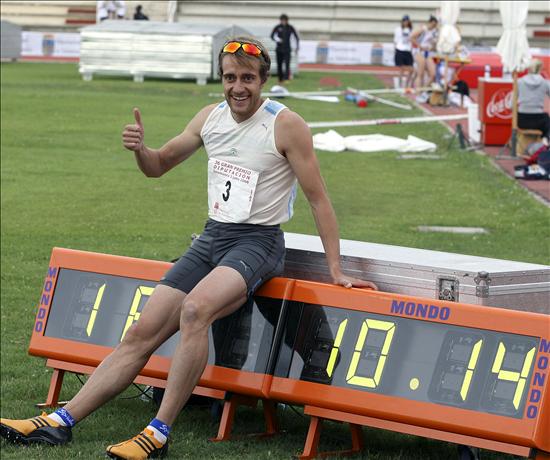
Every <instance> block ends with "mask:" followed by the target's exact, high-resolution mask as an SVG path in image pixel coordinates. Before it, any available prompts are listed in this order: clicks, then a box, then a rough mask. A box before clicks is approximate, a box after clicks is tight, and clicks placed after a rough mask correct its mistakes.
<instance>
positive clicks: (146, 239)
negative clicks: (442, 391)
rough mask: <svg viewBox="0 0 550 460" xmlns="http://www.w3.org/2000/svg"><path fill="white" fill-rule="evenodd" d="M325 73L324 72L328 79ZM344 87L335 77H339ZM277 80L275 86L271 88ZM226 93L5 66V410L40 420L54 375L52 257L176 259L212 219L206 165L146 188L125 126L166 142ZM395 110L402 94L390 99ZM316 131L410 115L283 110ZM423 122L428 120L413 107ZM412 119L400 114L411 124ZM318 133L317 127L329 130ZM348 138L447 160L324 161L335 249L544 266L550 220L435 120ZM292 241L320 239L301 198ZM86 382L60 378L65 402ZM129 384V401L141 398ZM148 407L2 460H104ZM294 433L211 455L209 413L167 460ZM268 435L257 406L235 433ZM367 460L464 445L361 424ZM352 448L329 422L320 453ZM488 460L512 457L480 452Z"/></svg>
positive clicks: (309, 106)
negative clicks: (48, 317) (372, 247)
mask: <svg viewBox="0 0 550 460" xmlns="http://www.w3.org/2000/svg"><path fill="white" fill-rule="evenodd" d="M327 75H329V74H327ZM322 76H324V75H323V74H320V73H305V72H302V73H301V74H300V75H299V77H298V78H296V79H295V80H294V81H292V82H291V84H290V85H289V88H290V89H292V90H312V89H316V88H317V87H318V85H319V79H320V78H321V77H322ZM333 76H335V75H333ZM337 77H338V78H340V80H341V81H342V83H343V84H344V85H349V86H353V87H359V88H366V87H381V86H382V85H381V84H380V83H379V82H378V81H376V80H375V79H374V78H373V77H370V76H365V75H359V74H342V75H337ZM272 84H275V83H274V82H268V84H267V86H266V89H267V88H269V87H270V86H271V85H272ZM213 91H220V85H219V83H211V84H208V85H206V86H197V85H195V84H194V82H181V81H159V80H156V81H154V80H151V81H145V82H144V83H143V84H138V83H133V82H132V81H131V80H130V79H126V78H106V77H96V78H95V79H94V80H93V81H92V82H83V81H82V80H81V79H80V76H79V74H78V70H77V66H76V65H74V64H31V63H16V64H12V63H10V64H2V66H1V116H2V121H1V122H2V136H1V160H2V167H1V192H2V196H1V200H2V201H1V203H2V204H1V211H2V216H1V217H2V222H1V255H2V258H1V280H2V284H1V413H2V416H3V417H14V416H16V417H19V418H23V417H30V416H34V415H36V414H37V409H36V408H35V407H34V404H35V403H39V402H42V401H43V400H44V399H45V397H46V394H47V390H48V385H49V379H50V375H51V370H50V369H47V368H45V366H44V361H43V360H42V359H37V358H34V357H29V356H28V355H27V346H28V343H29V338H30V335H31V330H32V326H33V324H34V317H35V313H36V304H37V302H38V300H39V295H40V292H41V289H42V283H43V280H44V276H45V273H46V268H47V266H48V261H49V257H50V253H51V249H52V247H54V246H59V247H66V248H74V249H82V250H87V251H97V252H104V253H110V254H119V255H126V256H133V257H142V258H148V259H158V260H170V259H173V258H175V257H177V256H178V255H179V254H181V253H182V252H183V251H184V250H185V249H186V247H187V246H188V244H189V241H190V235H191V234H192V233H193V232H200V231H201V229H202V226H203V223H204V220H205V218H206V216H207V214H206V211H207V201H206V159H205V155H204V151H202V150H201V151H199V152H197V154H195V155H194V156H192V157H191V158H190V159H189V160H188V161H187V162H186V163H184V164H183V165H180V166H179V167H178V168H176V169H175V170H173V171H171V172H170V173H168V174H167V175H166V176H165V177H163V178H160V179H147V178H145V177H144V176H143V175H142V174H141V172H140V171H139V170H138V169H137V167H136V164H135V161H134V159H133V155H132V154H131V153H130V152H127V151H125V150H124V149H123V147H122V145H121V140H120V134H121V131H122V127H123V126H124V125H125V124H126V123H130V122H132V121H133V117H132V107H134V106H137V107H139V108H140V109H141V113H142V118H143V122H144V126H145V133H146V142H147V144H148V145H151V146H155V147H156V146H160V145H161V144H162V143H163V142H164V141H165V140H167V139H168V138H170V137H172V136H174V135H176V134H177V133H179V132H180V131H181V130H182V129H183V128H184V126H185V125H186V123H187V122H188V121H189V120H190V118H191V117H192V116H193V115H194V113H195V112H196V111H198V110H199V109H200V108H201V107H202V106H204V105H205V104H207V103H209V102H212V101H214V100H215V99H212V98H209V97H208V96H207V94H208V93H209V92H213ZM396 100H398V99H397V97H396ZM285 103H286V104H287V105H288V106H290V107H291V108H292V109H294V110H296V111H297V112H298V113H300V114H301V115H302V116H303V117H304V118H305V119H306V120H307V121H323V120H335V119H336V120H345V119H355V118H380V117H395V116H403V115H402V112H399V111H396V109H392V108H391V107H387V106H380V105H376V104H371V105H370V106H369V107H368V108H367V109H360V108H358V107H355V106H354V105H353V104H350V103H340V104H338V105H336V104H324V103H321V102H312V101H303V100H288V101H285ZM416 113H418V114H420V113H421V112H420V111H419V110H418V111H417V112H416ZM409 115H410V112H409V113H407V116H409ZM323 131H324V130H323ZM338 131H339V132H340V133H341V134H342V135H350V134H365V133H376V132H378V133H383V134H390V135H397V136H400V137H406V135H407V134H409V133H413V134H414V135H416V136H418V137H421V138H423V139H427V140H430V141H433V142H436V143H437V144H438V146H439V150H438V153H439V154H440V155H442V159H441V160H437V161H427V160H406V161H405V160H399V159H398V158H397V157H398V154H397V153H395V152H383V153H375V154H361V153H350V152H346V153H340V154H334V153H328V152H321V151H320V152H318V158H319V161H320V163H321V168H322V172H323V176H324V178H325V181H326V183H327V186H328V189H329V193H330V195H331V198H332V200H333V203H334V207H335V209H336V213H337V215H338V218H339V223H340V231H341V236H342V238H347V239H356V240H362V241H369V242H376V243H385V244H392V245H400V246H410V247H418V248H426V249H434V250H442V251H449V252H457V253H463V254H473V255H479V256H487V257H496V258H503V259H512V260H518V261H526V262H534V263H544V264H549V263H550V248H549V246H548V225H549V223H550V210H549V209H548V208H547V207H545V206H544V205H542V204H541V203H539V202H538V201H536V200H535V199H534V198H532V197H531V196H530V195H529V194H528V193H527V192H526V191H525V190H523V189H522V188H521V187H519V186H518V185H517V184H516V183H515V182H514V181H513V180H511V179H509V178H507V177H505V176H504V175H503V174H502V173H501V172H500V171H498V170H497V169H496V168H495V167H494V166H493V165H492V164H491V162H490V161H489V160H488V159H487V158H486V157H484V156H481V155H478V154H476V153H466V152H463V151H461V150H459V149H458V147H457V144H458V142H457V141H456V140H455V142H454V143H453V144H452V146H451V147H450V148H448V146H449V143H450V142H449V141H450V139H449V138H448V134H449V133H448V131H447V130H446V129H445V128H444V127H443V126H441V125H439V124H437V123H424V124H417V125H394V126H380V127H367V128H365V127H364V128H342V129H339V130H338ZM295 211H296V212H295V217H294V218H293V220H292V221H291V222H289V223H288V224H286V225H284V229H285V230H286V231H291V232H298V233H307V234H315V233H316V232H315V226H314V223H313V219H312V217H311V213H310V211H309V209H308V205H307V203H306V201H305V199H304V197H303V195H302V196H299V198H298V200H297V203H296V208H295ZM418 225H456V226H476V227H485V228H487V229H488V230H489V234H487V235H475V236H468V235H457V234H436V233H420V232H418V231H416V227H417V226H418ZM79 386H80V383H79V381H78V380H77V379H76V377H75V376H73V375H68V376H67V377H66V383H65V384H64V387H63V391H62V394H61V399H69V398H70V397H71V396H72V395H73V394H74V393H75V392H76V391H77V389H78V388H79ZM137 392H138V391H137V389H135V388H130V389H129V390H128V391H127V392H126V393H125V394H124V395H122V397H132V396H134V395H136V394H137ZM154 413H155V407H154V405H153V404H152V403H150V402H146V401H143V400H141V399H139V398H133V399H122V398H118V399H116V400H114V401H113V402H112V403H110V404H108V405H106V406H105V407H103V408H101V409H99V410H98V411H97V412H95V413H94V414H92V415H91V416H90V417H89V418H88V419H87V420H85V421H84V422H82V423H81V424H79V425H78V426H77V427H76V428H75V429H74V438H75V440H74V442H73V443H71V445H69V446H66V447H62V448H56V449H43V448H34V447H33V448H24V449H20V448H14V447H12V446H10V445H7V444H5V443H4V442H3V441H2V444H1V449H2V452H1V453H2V458H4V459H8V458H9V459H12V458H17V459H29V458H55V459H73V458H97V457H100V456H102V455H103V449H104V447H105V446H106V445H107V444H110V443H113V442H118V441H121V440H123V439H126V438H127V437H130V436H133V435H134V434H136V433H137V432H138V431H139V430H140V429H141V428H142V427H143V426H144V424H146V423H147V422H148V421H149V420H150V419H151V418H152V416H153V415H154ZM279 415H280V424H281V427H282V429H283V430H285V431H286V433H285V434H283V435H281V436H278V437H275V438H272V439H269V440H263V441H257V440H252V439H249V438H245V439H242V440H238V441H234V442H229V443H210V442H208V438H209V437H211V436H214V435H215V434H216V432H217V426H216V424H215V423H214V422H213V421H212V420H211V417H210V413H209V411H208V410H205V409H197V408H193V409H185V410H184V411H183V412H182V414H181V415H180V417H179V418H178V420H177V422H176V424H175V426H174V431H173V433H174V436H173V444H172V446H171V448H170V458H182V459H184V458H185V459H197V458H200V459H221V458H223V459H239V460H242V459H250V460H256V459H286V458H289V456H290V455H291V454H296V453H298V452H300V451H301V449H302V447H303V442H304V440H305V434H306V432H307V426H308V421H307V419H306V418H304V417H303V416H301V415H300V410H299V408H298V413H296V412H294V411H292V410H291V409H290V408H289V407H287V408H286V409H284V410H283V409H282V408H281V409H280V411H279ZM261 426H262V413H261V411H260V410H253V409H242V410H240V411H239V412H238V414H237V427H236V430H237V432H239V433H246V432H253V431H254V430H258V429H260V427H261ZM364 431H365V434H366V435H365V439H366V445H367V448H366V450H365V452H364V454H363V456H362V457H360V458H364V459H367V458H368V459H394V460H397V459H414V460H421V459H446V458H453V456H454V455H455V446H454V445H452V444H447V443H443V442H437V441H433V440H428V439H423V438H417V437H412V436H404V435H399V434H394V433H389V432H384V431H381V430H374V429H367V428H365V430H364ZM347 443H348V434H347V431H346V429H345V426H343V425H339V424H331V423H330V424H327V425H326V427H325V430H324V435H323V447H324V448H327V449H336V448H338V447H341V446H342V447H343V446H345V445H347ZM483 458H484V459H497V458H511V457H509V456H504V455H500V454H496V453H489V452H487V453H484V456H483Z"/></svg>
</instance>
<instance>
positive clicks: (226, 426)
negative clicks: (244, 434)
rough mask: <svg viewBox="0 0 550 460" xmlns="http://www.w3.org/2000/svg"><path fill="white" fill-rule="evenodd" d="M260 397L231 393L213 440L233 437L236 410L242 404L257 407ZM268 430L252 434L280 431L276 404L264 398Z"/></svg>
mask: <svg viewBox="0 0 550 460" xmlns="http://www.w3.org/2000/svg"><path fill="white" fill-rule="evenodd" d="M257 404H258V398H254V397H250V396H242V395H235V394H233V395H231V396H230V397H229V399H227V400H226V401H225V403H224V405H223V411H222V417H221V420H220V426H219V428H218V435H217V436H216V437H215V438H211V439H210V441H212V442H220V441H228V440H229V439H231V431H232V430H233V422H234V420H235V411H236V410H237V407H238V406H240V405H246V406H250V407H256V406H257ZM262 404H263V409H264V418H265V425H266V430H265V432H263V433H257V434H256V433H255V434H251V435H250V436H261V437H265V436H273V435H275V434H277V433H278V431H279V430H278V424H277V417H276V409H275V408H276V406H275V403H273V401H268V400H265V399H262Z"/></svg>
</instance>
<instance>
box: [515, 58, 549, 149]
mask: <svg viewBox="0 0 550 460" xmlns="http://www.w3.org/2000/svg"><path fill="white" fill-rule="evenodd" d="M541 69H542V61H540V60H538V59H534V60H532V61H531V63H530V65H529V73H528V74H527V75H525V76H524V77H521V78H520V79H519V80H518V127H519V128H523V129H539V130H541V131H542V136H543V142H544V143H545V144H546V145H548V141H549V139H550V118H549V117H548V114H547V113H546V112H545V111H544V98H545V97H550V81H548V80H545V79H544V77H543V76H542V75H541V74H540V71H541Z"/></svg>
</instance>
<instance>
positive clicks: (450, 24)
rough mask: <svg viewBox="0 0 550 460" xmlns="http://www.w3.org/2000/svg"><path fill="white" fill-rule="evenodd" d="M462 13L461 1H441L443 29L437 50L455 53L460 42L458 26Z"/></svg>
mask: <svg viewBox="0 0 550 460" xmlns="http://www.w3.org/2000/svg"><path fill="white" fill-rule="evenodd" d="M459 14H460V2H458V1H442V2H441V29H440V30H439V38H438V40H437V51H438V53H442V54H453V53H455V52H456V47H457V46H458V44H459V43H460V34H459V32H458V29H457V28H456V22H457V21H458V15H459Z"/></svg>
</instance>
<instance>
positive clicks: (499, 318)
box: [29, 248, 550, 458]
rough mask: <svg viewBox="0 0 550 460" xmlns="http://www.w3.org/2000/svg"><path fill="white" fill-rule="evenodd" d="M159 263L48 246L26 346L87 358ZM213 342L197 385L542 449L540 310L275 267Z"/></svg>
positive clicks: (99, 354)
mask: <svg viewBox="0 0 550 460" xmlns="http://www.w3.org/2000/svg"><path fill="white" fill-rule="evenodd" d="M169 267H170V264H169V263H165V262H157V261H148V260H142V259H133V258H128V257H120V256H111V255H106V254H96V253H89V252H83V251H74V250H68V249H59V248H55V249H54V250H53V252H52V257H51V261H50V267H49V268H48V273H47V277H46V280H45V283H44V289H43V293H42V296H41V302H40V305H39V307H38V312H37V316H36V322H35V325H34V331H33V335H32V338H31V343H30V347H29V352H30V353H31V354H33V355H36V356H43V357H47V358H51V359H55V360H61V361H63V362H68V363H76V364H82V365H85V366H92V367H95V366H97V365H98V364H99V363H100V362H101V360H102V359H104V358H105V357H106V356H107V354H109V353H110V352H111V351H112V349H113V348H114V347H115V346H116V345H117V344H118V343H119V342H120V341H121V340H122V339H123V337H124V335H125V333H126V331H127V330H128V328H129V327H130V326H131V325H132V323H133V322H135V321H137V320H138V319H139V315H140V313H141V310H142V308H143V305H144V304H145V302H146V299H147V298H148V296H150V295H151V293H152V291H153V289H154V286H155V285H156V281H157V280H159V279H160V278H161V276H162V275H163V274H164V272H165V271H166V270H167V269H168V268H169ZM178 334H179V333H178ZM177 340H178V337H177V334H176V335H175V336H173V337H172V338H171V339H169V340H168V341H167V342H166V343H165V344H163V345H162V346H161V347H160V348H159V349H158V350H157V351H156V352H155V354H154V355H153V356H152V357H151V359H150V360H149V362H148V363H147V364H146V366H145V368H144V369H143V370H142V371H141V375H143V376H149V377H153V378H157V379H166V378H167V374H168V369H169V365H170V357H171V355H172V353H173V350H174V348H175V344H176V343H177ZM210 343H211V346H210V354H209V360H208V365H207V367H206V369H205V371H204V373H203V375H202V377H201V379H200V381H199V385H201V386H204V387H207V388H212V389H217V390H225V391H230V392H235V393H237V394H241V395H245V396H252V397H258V398H263V399H268V400H273V401H284V402H291V403H296V404H301V405H305V406H306V407H309V406H311V407H317V408H321V409H325V410H327V411H336V412H337V413H340V414H350V415H354V416H361V417H371V418H374V419H376V420H386V421H388V423H395V424H401V425H403V426H414V427H420V428H421V429H426V430H437V432H438V433H449V434H450V435H453V436H459V435H463V436H467V437H470V438H472V439H474V438H475V439H480V440H487V441H488V443H489V444H488V446H489V447H488V448H496V449H497V450H498V446H500V444H498V443H502V445H513V446H521V447H525V448H529V449H533V451H537V452H541V453H545V452H546V453H548V452H550V407H549V405H550V395H549V390H548V388H549V384H548V383H547V382H548V379H549V378H550V377H549V375H548V374H549V370H548V367H549V359H550V318H549V317H548V316H547V315H542V314H536V313H529V312H523V311H513V310H504V309H499V308H492V307H479V306H475V305H467V304H459V303H453V302H445V301H438V300H430V299H422V298H417V297H410V296H402V295H396V294H390V293H382V292H374V291H370V290H361V289H345V288H342V287H339V286H334V285H328V284H322V283H315V282H311V281H301V280H292V279H285V278H276V279H273V280H271V281H269V282H268V283H266V284H265V285H264V286H263V287H262V288H261V289H260V290H259V291H258V293H257V295H256V296H255V297H254V298H253V299H251V300H250V301H249V302H248V303H247V304H246V305H245V306H244V307H243V308H241V309H239V310H238V311H237V312H236V313H234V314H233V315H231V316H229V317H227V318H224V319H222V320H220V321H218V322H216V323H214V325H213V326H212V328H211V333H210ZM401 425H400V426H401ZM443 438H445V436H443ZM449 439H454V438H452V437H450V438H449ZM490 443H497V444H490ZM495 446H497V447H495ZM504 451H506V450H504ZM544 455H547V454H544ZM541 458H542V457H541Z"/></svg>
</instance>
